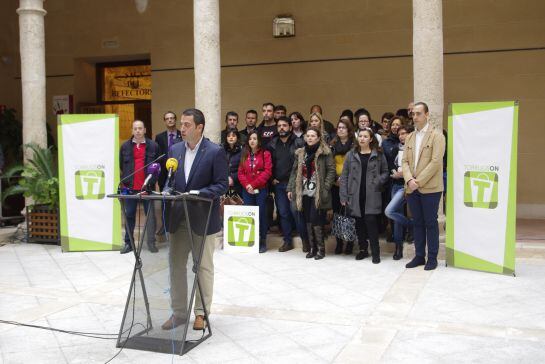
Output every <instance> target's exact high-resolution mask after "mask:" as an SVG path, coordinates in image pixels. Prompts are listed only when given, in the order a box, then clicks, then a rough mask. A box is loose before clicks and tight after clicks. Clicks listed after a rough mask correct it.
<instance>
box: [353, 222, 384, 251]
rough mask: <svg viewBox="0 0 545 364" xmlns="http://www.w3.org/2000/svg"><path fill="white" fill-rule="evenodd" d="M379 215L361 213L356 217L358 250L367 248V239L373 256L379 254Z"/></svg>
mask: <svg viewBox="0 0 545 364" xmlns="http://www.w3.org/2000/svg"><path fill="white" fill-rule="evenodd" d="M379 217H380V215H363V217H356V234H357V235H358V243H359V245H360V250H367V240H369V243H370V244H371V254H372V255H373V256H379V255H380V248H379V244H378V218H379Z"/></svg>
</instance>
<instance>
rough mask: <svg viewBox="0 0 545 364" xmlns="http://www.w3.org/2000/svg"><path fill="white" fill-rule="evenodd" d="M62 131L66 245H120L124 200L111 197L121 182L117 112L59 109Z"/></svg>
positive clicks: (76, 248) (62, 204)
mask: <svg viewBox="0 0 545 364" xmlns="http://www.w3.org/2000/svg"><path fill="white" fill-rule="evenodd" d="M57 132H58V142H59V189H60V191H59V195H60V224H61V245H62V250H63V251H65V252H74V251H104V250H120V249H121V246H122V241H121V208H120V204H119V201H117V200H114V199H109V198H106V195H107V194H110V193H115V192H116V191H117V185H118V184H119V159H118V155H119V120H118V117H117V115H113V114H91V115H59V119H58V126H57Z"/></svg>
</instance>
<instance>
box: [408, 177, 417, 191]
mask: <svg viewBox="0 0 545 364" xmlns="http://www.w3.org/2000/svg"><path fill="white" fill-rule="evenodd" d="M407 186H409V188H410V189H411V191H416V190H417V189H418V183H416V181H415V180H414V179H412V180H410V181H409V183H407Z"/></svg>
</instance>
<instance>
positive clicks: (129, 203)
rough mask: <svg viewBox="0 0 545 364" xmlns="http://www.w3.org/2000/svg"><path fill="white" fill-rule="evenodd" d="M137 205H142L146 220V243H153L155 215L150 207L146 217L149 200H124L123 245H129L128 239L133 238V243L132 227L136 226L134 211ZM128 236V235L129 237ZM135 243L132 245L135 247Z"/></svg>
mask: <svg viewBox="0 0 545 364" xmlns="http://www.w3.org/2000/svg"><path fill="white" fill-rule="evenodd" d="M138 205H144V212H145V213H146V217H147V218H148V221H147V224H148V226H147V227H146V234H147V242H148V243H150V244H152V243H153V242H155V214H154V211H153V205H151V209H150V211H149V212H150V214H149V216H148V209H149V208H150V201H149V200H142V201H138V200H125V202H124V203H123V207H124V209H125V220H126V226H125V244H126V245H130V237H133V241H134V227H135V225H136V211H137V208H138ZM129 234H130V235H129ZM136 243H137V242H136V241H135V242H134V244H135V245H136Z"/></svg>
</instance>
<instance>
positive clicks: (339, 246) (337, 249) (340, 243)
mask: <svg viewBox="0 0 545 364" xmlns="http://www.w3.org/2000/svg"><path fill="white" fill-rule="evenodd" d="M343 248H344V244H343V240H342V239H339V238H337V246H336V247H335V254H337V255H338V254H341V253H342V252H343Z"/></svg>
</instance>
